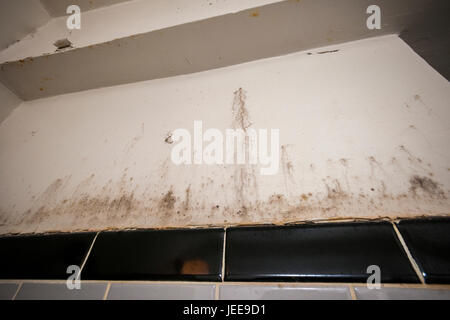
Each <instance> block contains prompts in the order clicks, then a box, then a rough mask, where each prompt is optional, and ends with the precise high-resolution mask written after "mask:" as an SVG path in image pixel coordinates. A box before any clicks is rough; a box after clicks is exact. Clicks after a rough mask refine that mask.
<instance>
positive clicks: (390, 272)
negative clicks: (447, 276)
mask: <svg viewBox="0 0 450 320" xmlns="http://www.w3.org/2000/svg"><path fill="white" fill-rule="evenodd" d="M225 252H226V264H225V280H230V281H245V280H249V281H252V280H253V281H271V280H274V281H337V282H343V281H345V282H347V281H348V282H366V281H367V278H368V277H369V274H367V273H366V271H367V267H368V266H370V265H378V266H379V267H380V269H381V281H382V282H385V283H388V282H418V281H419V279H418V278H417V276H416V274H415V272H414V270H413V268H412V267H411V265H410V263H409V260H408V258H407V256H406V254H405V252H404V250H403V248H402V247H401V244H400V241H399V240H398V238H397V237H396V235H395V231H394V229H393V226H392V225H391V224H390V223H385V222H380V223H339V224H337V223H332V224H331V223H329V224H320V225H303V226H292V227H248V228H230V229H227V241H226V251H225Z"/></svg>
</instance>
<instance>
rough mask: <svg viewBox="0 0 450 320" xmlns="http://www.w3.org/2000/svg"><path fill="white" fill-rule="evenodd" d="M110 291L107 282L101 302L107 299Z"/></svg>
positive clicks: (109, 284) (109, 285)
mask: <svg viewBox="0 0 450 320" xmlns="http://www.w3.org/2000/svg"><path fill="white" fill-rule="evenodd" d="M110 289H111V282H108V285H107V286H106V290H105V295H104V296H103V300H107V299H108V295H109V290H110Z"/></svg>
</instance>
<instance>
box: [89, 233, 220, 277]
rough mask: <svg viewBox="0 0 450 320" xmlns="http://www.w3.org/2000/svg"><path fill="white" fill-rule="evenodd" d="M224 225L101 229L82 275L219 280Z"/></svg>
mask: <svg viewBox="0 0 450 320" xmlns="http://www.w3.org/2000/svg"><path fill="white" fill-rule="evenodd" d="M223 236H224V231H223V229H195V230H193V229H186V230H159V231H158V230H149V231H119V232H102V233H100V234H99V235H98V237H97V240H96V241H95V244H94V247H93V249H92V251H91V254H90V255H89V258H88V261H87V263H86V266H85V269H84V270H83V272H82V278H83V279H101V280H200V281H201V280H209V281H220V280H221V271H222V252H223Z"/></svg>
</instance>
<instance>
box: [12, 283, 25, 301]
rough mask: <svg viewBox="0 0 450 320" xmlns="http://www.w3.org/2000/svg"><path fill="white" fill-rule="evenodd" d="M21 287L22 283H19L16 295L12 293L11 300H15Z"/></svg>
mask: <svg viewBox="0 0 450 320" xmlns="http://www.w3.org/2000/svg"><path fill="white" fill-rule="evenodd" d="M22 285H23V281H22V282H20V283H19V285H18V286H17V290H16V293H14V295H13V297H12V298H11V300H16V297H17V295H18V294H19V291H20V289H22Z"/></svg>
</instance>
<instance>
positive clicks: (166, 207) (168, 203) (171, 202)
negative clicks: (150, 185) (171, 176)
mask: <svg viewBox="0 0 450 320" xmlns="http://www.w3.org/2000/svg"><path fill="white" fill-rule="evenodd" d="M176 201H177V199H176V198H175V196H174V195H173V191H172V189H171V190H169V191H167V193H166V194H165V195H164V197H163V198H162V199H161V201H160V202H159V209H161V210H162V211H170V210H173V208H174V207H175V202H176Z"/></svg>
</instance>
